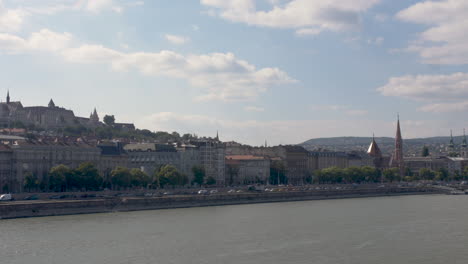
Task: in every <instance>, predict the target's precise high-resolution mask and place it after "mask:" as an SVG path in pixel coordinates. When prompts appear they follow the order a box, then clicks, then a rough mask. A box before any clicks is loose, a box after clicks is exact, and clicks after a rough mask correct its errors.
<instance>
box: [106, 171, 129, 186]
mask: <svg viewBox="0 0 468 264" xmlns="http://www.w3.org/2000/svg"><path fill="white" fill-rule="evenodd" d="M131 177H132V175H131V173H130V170H129V169H128V168H125V167H117V168H115V169H113V170H112V171H111V182H112V187H113V188H114V189H116V188H117V189H120V188H128V187H130V184H131Z"/></svg>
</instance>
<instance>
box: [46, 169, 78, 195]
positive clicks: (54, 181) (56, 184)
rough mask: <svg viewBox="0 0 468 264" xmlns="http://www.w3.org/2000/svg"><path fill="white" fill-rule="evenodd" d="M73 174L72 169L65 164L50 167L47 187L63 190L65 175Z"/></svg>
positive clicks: (65, 180) (56, 190)
mask: <svg viewBox="0 0 468 264" xmlns="http://www.w3.org/2000/svg"><path fill="white" fill-rule="evenodd" d="M72 174H73V171H72V170H71V169H70V168H69V167H67V166H65V165H58V166H55V167H53V168H52V169H50V172H49V189H50V190H52V191H55V192H59V191H65V190H66V189H67V177H68V178H70V176H71V175H72Z"/></svg>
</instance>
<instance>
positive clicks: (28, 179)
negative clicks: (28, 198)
mask: <svg viewBox="0 0 468 264" xmlns="http://www.w3.org/2000/svg"><path fill="white" fill-rule="evenodd" d="M38 187H39V180H38V179H37V177H35V176H34V175H33V174H32V173H30V172H28V173H27V174H26V175H25V177H24V188H25V189H26V190H28V192H30V191H31V190H37V188H38Z"/></svg>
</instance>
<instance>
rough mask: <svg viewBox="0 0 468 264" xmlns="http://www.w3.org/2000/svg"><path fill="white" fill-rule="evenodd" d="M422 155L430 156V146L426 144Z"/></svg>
mask: <svg viewBox="0 0 468 264" xmlns="http://www.w3.org/2000/svg"><path fill="white" fill-rule="evenodd" d="M421 156H422V157H428V156H429V148H428V147H427V146H424V147H423V148H422V151H421Z"/></svg>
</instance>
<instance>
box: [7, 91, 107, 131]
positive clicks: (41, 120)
mask: <svg viewBox="0 0 468 264" xmlns="http://www.w3.org/2000/svg"><path fill="white" fill-rule="evenodd" d="M18 122H20V123H22V124H24V125H26V126H36V127H40V128H43V129H57V128H65V127H67V126H77V125H83V126H85V127H96V126H100V125H102V123H101V122H100V120H99V116H98V114H97V112H96V109H94V112H93V113H92V114H91V116H90V118H84V117H77V116H75V114H74V113H73V111H72V110H68V109H65V108H62V107H58V106H56V105H55V103H54V101H53V100H52V99H50V101H49V104H48V105H47V106H30V107H24V106H23V104H22V103H21V102H20V101H11V98H10V93H9V92H8V93H7V97H6V101H5V102H2V103H0V126H1V127H10V126H11V125H12V124H15V123H18Z"/></svg>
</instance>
